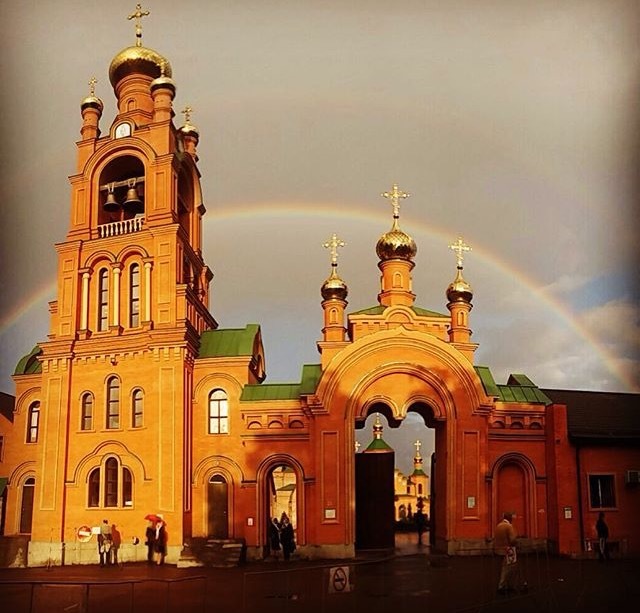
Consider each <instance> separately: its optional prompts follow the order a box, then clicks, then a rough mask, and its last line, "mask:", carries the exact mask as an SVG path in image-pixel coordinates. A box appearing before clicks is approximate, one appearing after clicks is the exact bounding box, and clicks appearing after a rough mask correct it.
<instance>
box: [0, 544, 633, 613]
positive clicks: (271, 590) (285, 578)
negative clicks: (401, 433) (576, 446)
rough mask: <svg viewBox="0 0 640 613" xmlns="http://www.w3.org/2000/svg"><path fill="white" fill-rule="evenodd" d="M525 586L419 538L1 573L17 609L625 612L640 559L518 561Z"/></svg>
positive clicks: (486, 563) (1, 601)
mask: <svg viewBox="0 0 640 613" xmlns="http://www.w3.org/2000/svg"><path fill="white" fill-rule="evenodd" d="M519 563H520V565H521V571H522V576H523V578H524V579H526V581H527V584H528V590H527V591H526V593H515V594H512V595H508V596H503V595H498V594H497V593H496V583H497V576H498V573H499V560H498V559H497V558H494V557H490V556H468V557H448V556H442V555H431V554H430V553H429V550H428V548H420V547H417V546H416V545H415V544H412V543H404V544H402V545H401V546H399V547H396V551H395V552H394V553H393V554H392V553H390V552H368V553H366V554H363V555H359V556H358V557H357V558H356V559H355V560H345V561H325V562H320V561H314V562H312V561H305V560H296V559H293V560H291V561H290V562H288V563H285V562H283V561H272V562H253V563H248V564H245V565H244V566H241V567H237V568H230V569H204V568H190V569H181V568H176V567H175V566H170V565H165V566H162V567H156V566H147V565H146V564H140V563H136V564H124V565H122V566H114V567H107V568H104V569H102V568H100V567H99V566H66V567H55V568H52V569H46V568H38V569H35V568H34V569H2V570H0V610H1V611H3V612H7V613H9V612H11V613H58V612H60V613H63V612H64V613H68V612H71V613H102V612H107V611H108V612H110V613H113V611H117V612H118V613H145V612H147V611H149V612H152V611H153V612H154V613H174V612H175V613H204V612H208V611H212V612H219V613H227V612H229V613H248V612H253V611H260V612H261V613H272V612H273V613H294V612H298V611H299V612H301V613H302V612H304V613H314V612H316V611H318V612H325V611H327V612H330V613H342V612H344V613H354V612H355V613H360V612H365V611H366V612H367V613H405V612H406V613H409V612H411V613H415V612H417V611H421V612H427V611H434V612H440V611H442V612H462V611H477V612H481V611H483V612H496V613H497V612H503V611H505V612H506V611H518V613H525V612H529V611H531V612H532V613H533V612H535V613H543V612H545V611H549V612H560V611H562V612H563V613H566V612H573V611H575V612H585V613H587V612H594V613H596V612H597V613H603V612H609V611H611V612H618V611H620V612H626V611H636V610H637V608H638V602H639V598H640V560H624V559H618V560H612V561H610V562H609V563H606V564H600V563H598V561H597V560H593V559H585V560H569V559H564V558H556V557H549V556H546V555H545V554H543V553H538V554H535V553H532V554H528V555H523V556H521V558H520V562H519Z"/></svg>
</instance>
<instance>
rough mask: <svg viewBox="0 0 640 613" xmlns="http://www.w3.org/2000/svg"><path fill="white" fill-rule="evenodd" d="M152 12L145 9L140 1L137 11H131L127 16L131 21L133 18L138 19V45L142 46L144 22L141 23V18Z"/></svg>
mask: <svg viewBox="0 0 640 613" xmlns="http://www.w3.org/2000/svg"><path fill="white" fill-rule="evenodd" d="M150 14H151V12H150V11H143V10H142V5H141V4H140V3H138V4H136V11H135V13H131V15H129V16H128V17H127V19H128V20H129V21H131V20H132V19H135V20H136V47H142V24H141V23H140V20H141V19H142V18H143V17H146V16H147V15H150Z"/></svg>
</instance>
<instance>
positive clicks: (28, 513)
mask: <svg viewBox="0 0 640 613" xmlns="http://www.w3.org/2000/svg"><path fill="white" fill-rule="evenodd" d="M35 489H36V480H35V479H34V478H33V477H29V478H28V479H27V480H26V481H25V482H24V485H23V486H22V502H21V505H20V532H21V534H31V522H32V520H33V494H34V492H35Z"/></svg>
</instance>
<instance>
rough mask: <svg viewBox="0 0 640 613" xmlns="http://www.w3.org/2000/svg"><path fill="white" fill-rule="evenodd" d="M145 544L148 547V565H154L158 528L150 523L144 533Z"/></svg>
mask: <svg viewBox="0 0 640 613" xmlns="http://www.w3.org/2000/svg"><path fill="white" fill-rule="evenodd" d="M144 544H145V545H146V546H147V564H153V552H154V550H155V544H156V527H155V526H154V524H153V522H152V521H150V522H149V523H148V525H147V529H146V530H145V533H144Z"/></svg>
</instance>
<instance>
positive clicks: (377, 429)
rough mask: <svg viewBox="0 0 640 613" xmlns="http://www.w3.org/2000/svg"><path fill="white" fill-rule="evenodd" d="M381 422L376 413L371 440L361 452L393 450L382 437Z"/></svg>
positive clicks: (387, 451) (386, 451)
mask: <svg viewBox="0 0 640 613" xmlns="http://www.w3.org/2000/svg"><path fill="white" fill-rule="evenodd" d="M383 429H384V428H383V426H382V422H381V421H380V414H379V413H377V414H376V421H375V423H374V424H373V440H372V441H371V442H370V443H369V446H368V447H367V448H366V449H365V450H364V452H363V453H389V452H391V451H393V448H392V447H390V446H389V445H388V444H387V442H386V441H385V440H384V439H383V438H382V430H383Z"/></svg>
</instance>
